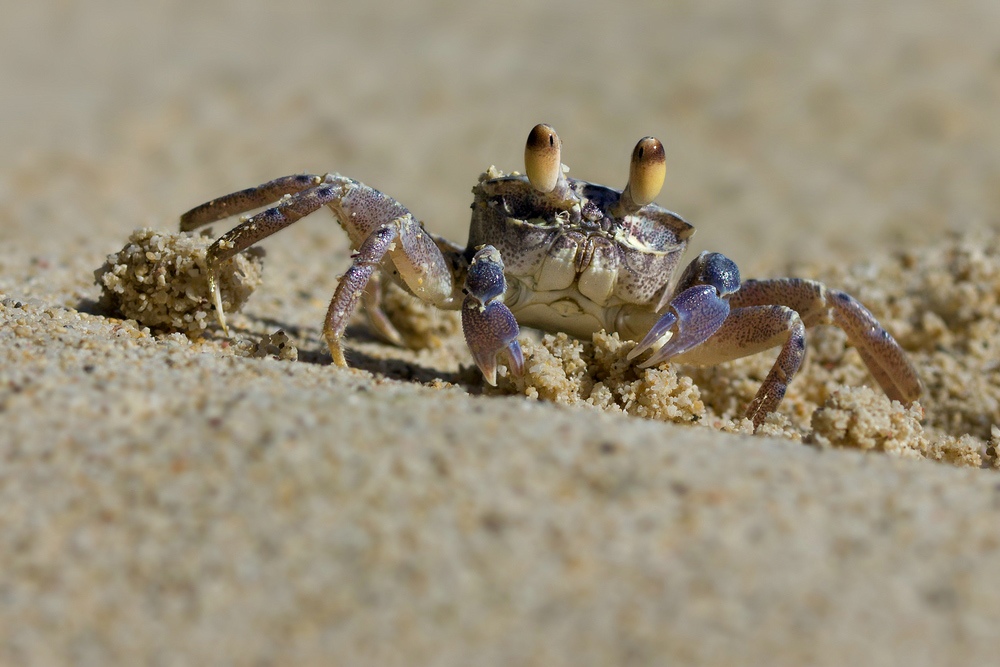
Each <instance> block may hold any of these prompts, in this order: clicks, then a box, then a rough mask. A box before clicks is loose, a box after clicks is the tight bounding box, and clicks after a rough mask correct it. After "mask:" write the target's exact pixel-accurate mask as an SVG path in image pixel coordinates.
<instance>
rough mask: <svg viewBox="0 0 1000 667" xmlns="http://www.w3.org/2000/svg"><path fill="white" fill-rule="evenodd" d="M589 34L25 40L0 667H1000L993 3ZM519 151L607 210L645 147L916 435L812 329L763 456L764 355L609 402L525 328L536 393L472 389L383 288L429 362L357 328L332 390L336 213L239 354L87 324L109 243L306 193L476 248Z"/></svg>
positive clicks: (116, 322) (4, 440)
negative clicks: (556, 170)
mask: <svg viewBox="0 0 1000 667" xmlns="http://www.w3.org/2000/svg"><path fill="white" fill-rule="evenodd" d="M604 12H606V10H605V8H604V7H603V6H602V5H597V4H594V5H579V4H572V3H550V4H547V5H545V6H537V5H535V4H531V3H520V2H512V3H504V5H502V6H499V5H495V4H494V5H473V4H461V3H448V2H443V3H437V4H434V5H425V6H420V7H417V6H410V7H409V8H407V9H400V8H398V7H396V6H394V5H390V4H387V3H381V2H371V3H364V4H360V3H355V4H352V5H344V6H340V5H336V4H333V3H312V2H301V3H295V2H293V3H291V5H283V6H282V7H281V8H280V9H279V8H278V7H277V6H275V8H274V9H264V8H249V7H246V6H244V5H242V4H236V3H232V4H230V3H214V4H212V5H204V4H196V3H183V4H180V5H178V4H175V5H172V6H171V7H170V8H155V7H152V6H138V5H137V6H134V7H126V6H119V3H110V2H106V3H98V4H97V5H93V4H91V5H88V7H87V8H86V11H83V10H82V9H78V8H73V7H68V6H67V7H61V8H56V7H48V6H42V5H40V6H28V5H24V6H18V7H16V8H14V7H12V8H10V10H9V11H8V12H7V14H6V16H5V21H4V24H3V26H2V27H0V31H2V34H3V39H2V40H0V53H2V56H3V57H2V58H0V72H2V75H3V79H2V80H3V82H4V84H5V86H4V87H5V89H6V90H7V91H8V94H7V95H6V96H5V104H4V107H3V109H2V110H0V115H2V116H0V117H2V118H3V120H4V122H3V123H0V148H2V149H3V155H4V156H5V160H4V161H3V163H2V166H0V169H2V178H0V421H2V424H3V428H2V429H0V507H3V508H4V511H3V512H0V663H2V664H12V665H14V664H16V665H32V664H37V665H50V664H81V665H107V664H164V665H167V664H169V665H175V664H178V665H180V664H255V665H267V664H300V665H311V664H317V665H319V664H324V665H325V664H344V665H369V664H379V665H412V664H421V665H467V664H481V665H564V664H565V665H570V664H572V665H590V664H593V665H606V664H629V665H646V664H649V665H653V664H711V665H737V664H773V665H802V664H813V665H842V664H851V663H856V664H872V665H894V664H907V665H941V664H957V663H960V662H972V661H978V662H980V663H984V664H989V663H990V662H991V661H992V660H993V656H994V654H995V648H994V645H995V639H994V637H995V627H996V626H997V623H998V622H1000V584H998V580H997V578H996V577H995V576H993V573H994V572H995V571H996V569H997V566H998V565H1000V527H998V526H1000V502H998V496H997V489H998V488H1000V487H998V481H997V476H996V474H997V473H996V471H995V470H994V469H993V467H994V466H995V465H996V459H997V455H996V449H995V447H996V444H997V441H998V440H1000V432H998V431H997V429H996V426H997V425H998V424H1000V383H998V381H997V380H995V379H994V378H995V376H996V370H997V364H998V361H997V360H998V359H1000V352H998V349H997V344H996V342H995V341H997V340H1000V337H998V336H997V333H998V332H997V323H998V322H1000V312H998V309H1000V305H998V304H1000V298H998V296H1000V275H998V271H997V269H996V259H997V251H996V248H997V245H998V244H997V240H998V238H997V234H998V232H997V231H996V229H997V227H996V225H997V223H998V222H1000V220H998V211H1000V194H998V193H1000V188H998V187H997V186H998V183H1000V157H998V156H1000V125H998V124H997V123H996V122H995V118H996V114H997V109H998V108H1000V89H998V88H997V86H996V80H997V74H998V69H1000V58H998V51H997V49H996V44H995V30H993V26H995V25H996V24H997V20H998V19H1000V16H997V14H998V13H1000V9H997V8H995V7H994V6H993V5H991V4H989V3H974V2H962V3H960V4H959V5H956V6H949V7H947V8H945V7H943V6H940V7H939V6H938V5H937V4H933V3H918V4H913V3H902V2H890V3H886V4H882V5H880V6H878V7H871V6H864V7H862V6H858V7H854V6H852V5H845V4H843V3H835V2H822V3H810V4H802V3H793V2H788V1H775V2H769V3H765V4H755V5H752V6H751V5H746V4H741V3H735V2H733V3H728V2H727V3H723V4H715V5H712V6H711V7H708V6H702V5H700V4H676V3H675V4H671V5H670V6H667V5H665V4H664V5H658V4H653V3H650V4H649V5H646V4H642V3H636V4H629V5H625V6H622V7H620V8H616V10H615V11H614V12H613V13H604ZM539 121H545V122H549V123H551V124H552V125H554V126H555V127H556V128H557V129H558V130H559V132H560V136H561V137H562V139H563V142H564V161H565V162H566V163H567V164H568V165H569V166H570V168H571V169H572V172H571V173H572V175H574V176H577V177H584V178H589V179H591V180H594V181H597V182H604V183H609V184H617V185H621V184H622V183H623V182H624V180H625V175H626V171H627V160H628V155H629V152H630V150H631V147H632V146H633V145H634V143H635V141H636V139H638V138H639V137H640V136H643V135H645V134H656V135H658V136H660V138H661V139H663V141H664V144H665V146H666V149H667V156H668V176H667V185H666V186H665V190H664V193H663V195H662V196H661V198H660V202H661V203H663V204H664V205H666V206H668V207H670V208H671V209H673V210H676V211H678V212H679V213H681V214H682V215H684V216H685V218H687V219H688V220H690V221H691V222H693V223H694V224H695V225H696V226H697V227H698V234H697V236H696V238H695V244H694V246H693V247H692V249H691V257H693V256H694V253H695V252H697V251H698V250H701V249H707V248H711V249H713V250H718V251H721V252H724V253H726V254H727V255H729V256H731V257H733V258H734V259H736V260H737V261H738V262H739V264H740V266H741V268H742V270H743V273H744V275H745V276H747V277H751V276H752V277H767V276H779V275H797V276H803V277H809V278H816V279H820V280H823V281H824V282H827V283H828V284H830V285H833V286H836V287H838V288H841V289H844V290H845V291H848V292H850V293H852V294H854V295H855V296H857V297H858V298H860V299H861V300H862V301H863V302H864V303H866V304H867V305H868V306H869V307H870V308H871V309H872V310H873V312H875V313H876V315H877V316H878V317H879V319H880V320H881V321H882V323H883V324H884V325H885V326H886V327H887V328H888V329H889V330H890V331H892V332H893V334H894V335H896V337H897V338H898V340H899V341H900V343H901V344H902V345H903V346H904V348H906V349H907V350H908V352H909V353H910V354H911V356H912V358H913V360H914V363H915V365H916V367H917V369H918V370H919V372H920V373H921V376H922V378H923V380H924V383H925V385H926V388H927V391H926V392H925V395H924V397H923V398H922V399H921V401H920V402H919V404H918V405H915V406H913V407H910V408H906V407H904V406H900V405H898V404H895V405H893V404H892V403H890V402H889V401H888V400H887V399H885V397H884V396H882V395H881V393H880V392H879V391H878V389H877V388H874V389H872V388H871V387H874V384H873V382H872V380H871V378H869V377H868V376H867V374H866V372H865V371H864V370H863V366H861V365H860V363H859V362H858V359H857V356H856V352H854V350H853V349H851V348H850V347H849V346H848V345H846V344H845V341H844V337H843V335H842V334H841V333H840V332H838V331H837V330H835V329H816V330H811V331H810V332H809V334H808V335H809V346H810V348H809V356H808V360H807V364H806V367H805V368H804V370H803V373H802V375H801V377H799V378H797V379H796V381H795V382H793V384H792V386H791V389H790V392H789V396H788V398H787V399H786V401H785V402H784V403H783V404H782V408H781V410H779V413H778V414H776V415H774V416H773V417H772V418H770V419H769V421H768V423H767V424H765V428H763V429H761V430H762V431H763V433H762V434H758V435H751V434H750V433H749V432H748V431H749V429H748V428H747V424H746V423H745V422H743V421H741V420H740V418H739V410H740V406H741V405H745V403H746V401H747V400H749V397H750V396H752V394H753V392H754V391H755V390H756V387H757V386H758V384H759V381H760V379H761V378H762V377H763V375H764V374H765V373H766V372H767V369H768V367H769V365H770V363H771V360H772V359H773V356H772V355H759V356H758V357H754V358H750V359H746V360H743V361H740V362H735V363H732V364H726V365H723V366H719V367H715V368H711V369H696V368H688V367H681V366H668V367H664V368H662V369H654V370H650V371H646V372H643V373H637V372H636V371H634V369H629V368H626V367H625V366H624V365H623V364H619V363H617V361H620V358H621V356H622V355H624V354H626V353H627V347H628V345H630V343H627V342H625V341H620V340H617V339H615V338H614V337H610V336H603V337H601V336H598V337H595V339H594V340H591V341H574V340H572V339H568V338H559V337H552V338H543V337H542V336H540V335H534V334H530V332H529V334H528V335H527V336H526V338H525V341H524V343H525V347H526V349H527V351H528V353H529V367H530V368H531V369H532V370H531V374H529V376H528V378H527V380H525V381H523V382H521V383H520V384H518V383H515V382H513V381H510V379H508V378H505V379H504V382H502V383H501V386H500V387H499V388H498V389H496V390H487V389H485V388H484V386H483V384H482V382H481V380H480V379H479V377H478V375H477V373H476V371H475V369H474V368H472V366H471V360H470V359H469V357H468V354H467V352H466V351H465V350H464V347H463V344H462V341H461V337H460V336H458V335H457V330H456V328H455V326H454V324H455V323H454V321H453V320H451V319H449V316H448V315H447V314H438V313H429V312H428V311H427V310H426V309H425V308H423V307H421V306H420V305H419V304H413V303H411V302H407V301H406V300H405V299H402V298H396V296H394V297H393V299H394V301H393V303H394V307H393V308H391V311H392V313H391V314H392V315H393V317H395V318H397V319H398V320H399V321H400V322H403V323H408V324H409V325H410V326H409V328H408V329H407V330H406V331H405V332H404V333H405V334H406V337H407V339H408V340H409V341H410V343H411V344H413V345H415V348H413V349H404V348H398V347H393V346H389V345H385V344H384V343H382V342H380V341H379V340H378V339H377V338H376V337H375V336H373V335H372V334H371V333H370V331H369V329H368V327H367V325H366V323H365V320H364V318H363V317H359V318H358V319H357V320H356V323H355V324H354V325H352V326H351V327H349V329H348V332H347V339H346V342H347V345H348V361H349V362H350V364H351V368H349V369H339V368H336V367H333V366H331V365H330V363H329V359H330V357H329V353H328V352H327V350H326V348H325V345H324V343H323V341H322V338H321V335H320V331H321V324H322V318H323V314H324V312H325V309H326V304H327V301H328V299H329V297H330V295H331V294H332V293H333V289H334V287H335V286H336V281H337V277H338V276H339V275H340V273H342V272H343V270H344V269H345V268H346V266H347V264H348V262H349V248H348V244H347V241H346V239H345V238H344V236H343V234H342V232H341V231H340V230H339V229H338V228H337V226H336V225H335V224H333V223H332V221H331V218H330V216H329V215H328V214H327V213H325V212H321V213H318V214H316V215H315V216H312V217H310V218H309V219H308V220H305V221H303V222H300V223H298V224H296V225H295V226H294V227H292V228H291V229H289V230H286V231H284V232H282V233H281V234H278V235H276V236H275V237H273V238H271V239H269V240H268V241H266V242H265V243H264V244H263V245H264V247H265V249H266V252H267V254H266V257H263V259H262V261H263V272H262V276H261V282H260V285H259V286H258V287H257V289H256V291H255V292H254V293H253V294H252V295H250V296H249V299H248V300H247V301H246V303H245V304H244V305H243V306H242V309H241V310H240V312H234V313H233V314H232V315H231V317H230V326H231V328H232V332H233V336H232V338H227V337H226V336H224V335H223V334H222V332H221V331H220V330H219V329H218V328H217V327H216V326H215V325H214V323H213V322H212V315H211V309H210V308H207V309H206V304H204V303H201V302H199V304H200V305H198V306H197V308H196V309H195V310H193V311H191V313H190V318H189V319H188V318H185V317H184V316H183V315H181V316H180V321H181V322H182V325H181V327H180V328H182V329H183V330H184V331H185V332H187V333H181V332H175V333H163V332H161V330H160V329H159V328H158V327H157V326H153V327H150V326H148V325H146V324H143V323H141V322H140V321H139V320H137V319H136V314H135V313H133V314H125V313H116V311H115V306H113V304H109V303H107V302H106V301H102V288H101V286H100V285H99V284H97V283H96V282H95V280H94V272H95V270H98V269H99V268H100V267H102V265H104V264H105V262H106V261H107V259H108V256H109V255H111V254H113V253H119V252H120V251H122V250H123V248H125V247H126V244H127V242H128V240H129V237H130V235H131V234H132V233H133V231H134V230H136V229H152V230H154V235H156V234H161V235H163V236H162V238H167V235H169V234H173V233H175V232H176V230H177V219H178V216H179V215H180V214H181V213H182V212H183V211H185V210H187V209H188V208H190V207H192V206H194V205H196V204H199V203H201V202H203V201H205V200H207V199H209V198H211V197H214V196H217V195H220V194H223V193H225V192H229V191H232V190H236V189H239V188H243V187H247V186H250V185H255V184H257V183H260V182H263V181H265V180H268V179H270V178H272V177H275V176H280V175H284V174H291V173H296V172H302V171H310V172H323V171H327V170H329V171H339V172H342V173H345V174H350V175H352V176H354V177H357V178H360V179H362V180H364V181H365V182H367V183H369V184H371V185H373V186H375V187H378V188H379V189H382V190H383V191H385V192H388V193H390V194H392V195H393V196H396V197H398V198H399V199H400V200H401V201H403V202H404V203H406V204H407V205H408V206H409V207H410V208H411V210H413V211H414V212H415V213H416V214H417V215H418V216H420V217H421V218H422V219H424V220H425V221H426V223H427V225H428V227H430V228H431V229H433V230H434V231H436V232H439V233H441V234H444V235H445V236H448V237H449V238H452V239H455V240H457V241H460V242H461V241H464V239H465V234H466V231H465V225H467V217H468V204H469V203H470V194H469V190H470V188H471V186H472V185H473V183H474V182H475V177H476V175H477V174H479V173H480V172H482V171H483V170H484V169H485V168H486V167H488V166H489V165H491V164H496V165H497V166H499V167H500V168H505V169H516V168H519V166H520V165H519V164H518V162H519V160H520V158H521V152H522V148H523V144H522V142H523V139H524V136H525V135H526V133H527V131H528V129H530V127H531V126H532V125H533V124H534V123H536V122H539ZM226 228H227V227H226V226H225V225H223V224H215V225H213V232H214V233H215V234H216V235H218V234H221V233H222V232H223V231H224V230H225V229H226ZM146 238H147V239H149V238H151V237H148V236H147V237H146ZM151 252H152V251H151ZM142 258H146V259H148V260H149V261H151V262H155V261H156V260H155V258H148V257H146V255H145V252H143V253H142ZM140 259H141V258H140ZM258 259H260V258H259V257H258ZM185 271H186V272H185V275H187V276H189V277H190V276H191V275H192V274H191V272H190V267H187V269H186V270H185ZM164 276H165V274H164ZM164 279H165V277H164ZM171 284H173V281H171ZM185 293H186V292H185ZM397 296H398V295H397ZM142 317H143V316H142V315H139V318H140V319H141V318H142ZM202 324H204V327H203V326H202ZM279 332H280V333H279ZM188 334H191V336H189V335H188Z"/></svg>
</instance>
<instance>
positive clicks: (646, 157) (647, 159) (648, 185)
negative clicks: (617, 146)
mask: <svg viewBox="0 0 1000 667" xmlns="http://www.w3.org/2000/svg"><path fill="white" fill-rule="evenodd" d="M666 174H667V158H666V155H665V154H664V152H663V144H661V143H660V140H659V139H657V138H656V137H643V138H642V139H640V140H639V143H637V144H636V145H635V150H633V151H632V163H631V164H630V165H629V168H628V186H627V189H628V193H629V196H630V197H631V198H632V201H633V202H634V203H635V205H636V206H645V205H646V204H648V203H650V202H651V201H653V200H654V199H656V197H657V196H658V195H659V194H660V190H661V189H662V188H663V179H664V177H665V176H666Z"/></svg>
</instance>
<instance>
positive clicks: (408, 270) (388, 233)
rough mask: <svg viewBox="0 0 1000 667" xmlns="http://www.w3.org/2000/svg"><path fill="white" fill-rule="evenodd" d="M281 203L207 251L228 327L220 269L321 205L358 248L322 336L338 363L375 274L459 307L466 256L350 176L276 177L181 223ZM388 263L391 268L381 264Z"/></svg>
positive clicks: (218, 307)
mask: <svg viewBox="0 0 1000 667" xmlns="http://www.w3.org/2000/svg"><path fill="white" fill-rule="evenodd" d="M279 197H280V198H281V201H280V202H279V203H278V204H277V205H276V206H273V207H271V208H269V209H267V210H264V211H261V212H260V213H257V214H255V215H253V216H250V217H249V218H246V219H245V220H243V221H242V222H241V223H240V224H239V225H237V226H236V227H235V228H233V229H232V230H230V231H229V232H227V233H226V234H225V235H223V236H222V238H220V239H219V240H218V241H216V242H215V243H213V244H212V245H211V247H209V249H208V255H207V260H208V267H209V288H210V290H211V291H212V296H213V298H214V300H215V304H216V311H217V315H218V318H219V323H220V324H221V325H222V327H223V329H225V328H226V321H225V313H224V312H223V309H222V304H221V303H220V302H221V299H220V297H219V293H218V290H216V288H215V281H214V276H213V275H212V274H213V269H214V267H215V266H216V265H217V264H218V263H219V262H222V261H224V260H226V259H228V258H230V257H232V256H233V255H235V254H236V253H238V252H240V251H241V250H244V249H246V248H249V247H250V246H252V245H253V244H255V243H257V242H258V241H260V240H262V239H264V238H266V237H268V236H270V235H271V234H274V233H275V232H277V231H280V230H282V229H284V228H285V227H287V226H288V225H290V224H292V223H293V222H295V221H296V220H299V219H300V218H302V217H304V216H306V215H309V214H310V213H312V212H314V211H316V210H318V209H320V208H322V207H323V206H329V207H330V209H331V210H332V211H333V213H334V215H335V217H336V218H337V221H338V222H339V223H340V225H341V226H342V227H343V228H344V229H345V231H347V234H348V236H349V237H350V239H351V244H352V245H353V246H354V247H356V248H358V252H357V253H356V255H355V260H354V263H353V264H352V266H351V268H350V269H348V272H347V274H346V275H345V277H344V280H342V281H341V283H340V285H339V286H338V288H337V291H336V292H335V293H334V297H333V300H332V301H331V303H330V309H329V312H328V313H327V318H326V324H325V326H324V331H323V333H324V336H325V338H326V340H327V343H328V344H329V346H330V353H331V354H332V355H333V358H334V362H335V363H337V364H339V365H345V361H344V356H343V353H342V352H341V350H340V342H339V341H340V337H341V335H342V334H343V332H344V329H345V328H346V326H347V321H348V319H349V318H350V316H351V314H352V313H353V312H354V309H355V308H356V307H357V303H358V300H359V299H360V297H361V296H362V294H363V293H364V291H365V289H366V286H367V283H368V280H369V279H370V277H371V275H372V274H373V273H374V271H375V270H376V269H377V268H383V269H387V270H390V269H391V273H390V274H389V275H390V276H391V277H392V278H393V279H395V280H396V281H397V282H398V283H400V284H401V285H403V286H404V287H405V288H406V289H408V290H409V291H410V292H412V293H413V294H414V295H416V296H418V297H419V298H421V299H423V300H424V301H427V302H429V303H431V304H433V305H436V306H438V307H439V308H452V309H457V308H458V307H459V298H458V295H457V294H456V292H457V289H456V287H455V283H454V280H453V277H452V276H453V270H458V271H461V270H462V269H464V266H465V262H466V260H465V259H464V257H462V255H461V252H460V250H459V249H457V248H455V247H454V246H453V245H452V244H450V243H448V242H446V241H444V240H442V239H439V238H437V237H435V236H433V235H431V234H429V233H428V232H427V231H426V230H424V228H423V225H421V224H420V223H419V222H418V221H417V220H416V219H415V218H414V217H413V216H412V215H411V214H410V212H409V211H408V210H407V209H406V207H404V206H403V205H402V204H400V203H399V202H397V201H396V200H394V199H392V198H391V197H387V196H386V195H384V194H382V193H381V192H379V191H378V190H375V189H374V188H370V187H368V186H366V185H364V184H362V183H359V182H357V181H355V180H353V179H350V178H346V177H344V176H339V175H337V174H327V175H326V176H323V177H319V176H310V175H296V176H285V177H283V178H278V179H275V180H273V181H270V182H268V183H265V184H263V185H261V186H258V187H256V188H250V189H247V190H241V191H240V192H235V193H233V194H230V195H225V196H223V197H219V198H218V199H214V200H212V201H211V202H209V203H207V204H202V205H201V206H198V207H197V208H194V209H192V210H191V211H188V212H187V213H185V214H184V215H183V216H182V217H181V227H182V229H194V228H195V227H197V226H199V225H203V224H207V223H209V222H212V221H214V220H217V219H221V218H223V217H226V216H228V215H232V214H235V213H239V212H243V211H246V210H250V209H253V208H259V207H260V206H262V205H265V204H267V203H268V202H270V201H273V200H274V199H275V198H279ZM386 257H388V258H389V259H390V260H391V266H388V265H387V266H382V263H383V261H384V260H385V259H386Z"/></svg>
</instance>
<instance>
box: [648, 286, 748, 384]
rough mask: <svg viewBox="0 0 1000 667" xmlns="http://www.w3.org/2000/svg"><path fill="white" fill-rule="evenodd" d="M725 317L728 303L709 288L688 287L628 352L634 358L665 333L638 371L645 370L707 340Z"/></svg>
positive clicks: (713, 289) (713, 288) (652, 345)
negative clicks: (656, 347) (665, 338)
mask: <svg viewBox="0 0 1000 667" xmlns="http://www.w3.org/2000/svg"><path fill="white" fill-rule="evenodd" d="M727 317H729V302H728V301H727V300H726V299H723V298H722V297H720V296H719V292H718V291H717V290H716V288H715V287H714V286H712V285H695V286H694V287H689V288H687V289H686V290H684V291H683V292H681V293H680V294H678V295H677V296H675V297H674V298H673V299H671V301H670V305H669V309H668V310H667V312H666V313H665V314H664V315H663V317H661V318H660V319H659V321H657V323H656V324H655V325H653V328H652V329H650V331H649V333H648V334H646V337H645V338H643V339H642V341H640V342H639V344H638V345H636V346H635V348H633V349H632V351H631V352H629V355H628V358H629V359H634V358H635V357H637V356H639V355H640V354H642V353H643V352H646V351H647V350H650V349H652V348H653V347H654V346H655V345H656V343H657V341H659V340H661V339H662V338H663V337H664V336H665V335H667V333H668V332H669V333H671V334H672V335H671V337H670V339H669V340H667V342H666V343H664V344H663V345H662V346H661V347H660V349H658V350H656V351H655V352H654V353H653V354H652V356H650V357H649V359H647V360H646V361H644V362H642V363H641V364H639V367H640V368H648V367H650V366H655V365H656V364H659V363H661V362H664V361H666V360H668V359H670V358H671V357H675V356H677V355H679V354H683V353H685V352H687V351H688V350H690V349H691V348H693V347H695V346H697V345H700V344H702V343H703V342H705V341H706V340H708V339H709V338H710V337H711V336H712V334H714V333H715V332H716V331H718V330H719V327H721V326H722V323H723V322H725V321H726V318H727Z"/></svg>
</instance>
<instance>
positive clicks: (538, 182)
mask: <svg viewBox="0 0 1000 667" xmlns="http://www.w3.org/2000/svg"><path fill="white" fill-rule="evenodd" d="M561 153H562V141H560V140H559V135H558V134H556V131H555V130H554V129H552V126H551V125H546V124H545V123H539V124H538V125H536V126H535V127H534V128H533V129H532V130H531V134H529V135H528V143H527V144H526V145H525V146H524V171H525V173H526V174H527V175H528V181H530V182H531V187H533V188H535V189H536V190H538V191H539V192H552V191H553V190H555V188H556V185H557V184H558V183H559V178H560V177H561V176H562V162H561Z"/></svg>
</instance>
